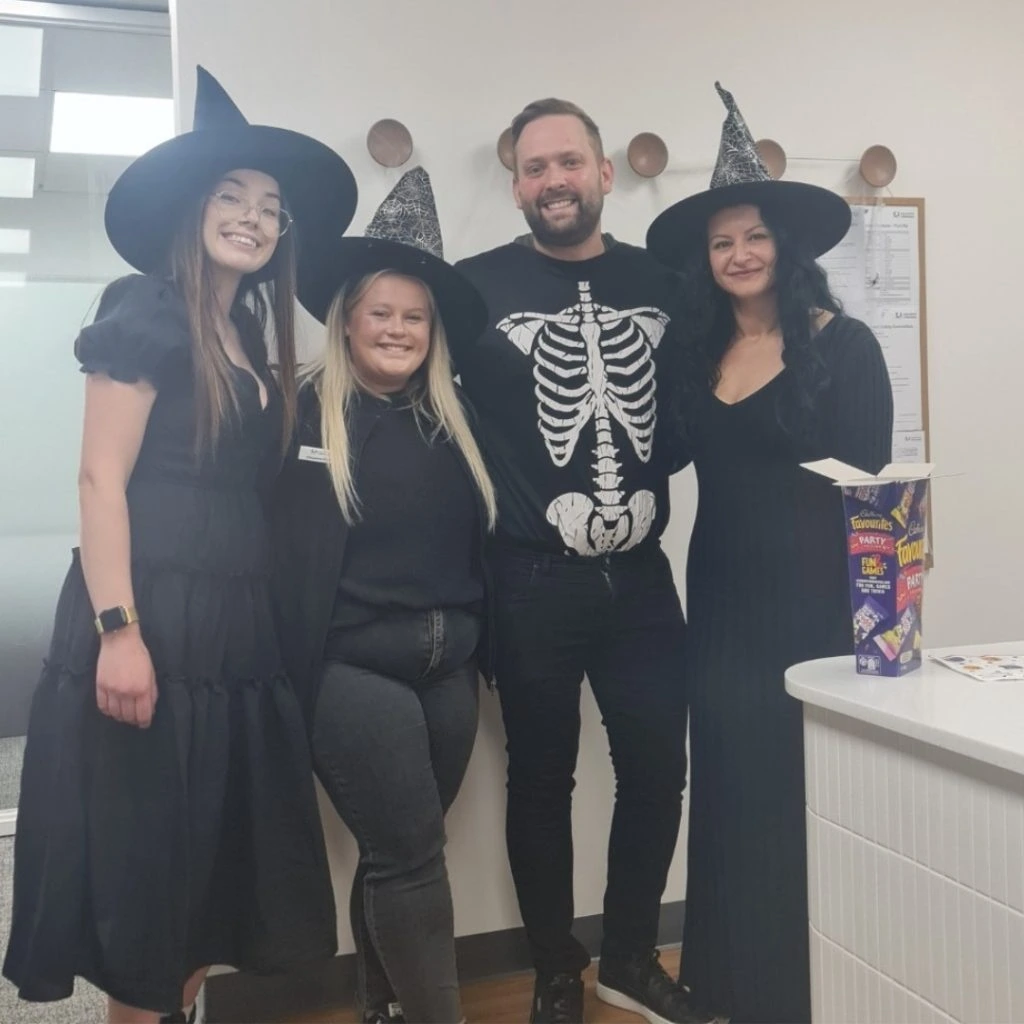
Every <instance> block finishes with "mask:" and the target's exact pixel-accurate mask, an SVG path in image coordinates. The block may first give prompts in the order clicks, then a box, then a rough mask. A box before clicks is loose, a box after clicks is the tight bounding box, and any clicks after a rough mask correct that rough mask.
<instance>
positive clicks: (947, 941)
mask: <svg viewBox="0 0 1024 1024" xmlns="http://www.w3.org/2000/svg"><path fill="white" fill-rule="evenodd" d="M971 650H974V651H976V650H977V648H972V649H971ZM985 650H986V652H988V653H994V654H1024V641H1022V642H1020V643H1013V644H996V645H987V646H986V647H985ZM941 653H953V652H950V651H944V652H941ZM786 689H787V691H788V692H789V693H790V694H791V695H792V696H794V697H796V698H797V699H799V700H801V701H802V702H803V703H804V748H805V749H804V754H805V762H806V779H807V784H806V785H807V848H808V884H809V909H810V937H811V985H812V1007H813V1019H814V1022H815V1024H826V1022H852V1021H856V1022H868V1024H887V1022H893V1024H903V1022H918V1021H919V1022H928V1024H931V1022H933V1021H934V1022H940V1021H941V1022H943V1024H946V1022H949V1021H963V1022H975V1021H977V1022H986V1024H988V1022H1007V1024H1008V1022H1024V682H1000V683H980V682H976V681H975V680H973V679H970V678H967V677H966V676H961V675H959V674H957V673H955V672H952V671H950V670H949V669H947V668H943V667H941V666H939V665H936V664H934V663H931V662H929V661H928V660H927V656H926V660H925V663H924V665H923V666H922V668H921V669H920V670H918V671H917V672H914V673H912V674H911V675H909V676H906V677H905V678H903V679H875V678H871V677H867V676H859V675H857V674H856V672H855V671H854V666H853V658H852V657H849V658H833V659H828V660H824V661H817V662H809V663H806V664H803V665H798V666H795V667H794V668H792V669H790V671H789V672H788V673H787V677H786Z"/></svg>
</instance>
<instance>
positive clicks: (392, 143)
mask: <svg viewBox="0 0 1024 1024" xmlns="http://www.w3.org/2000/svg"><path fill="white" fill-rule="evenodd" d="M366 148H367V149H368V150H369V151H370V156H372V157H373V159H374V160H376V161H377V163H379V164H382V165H383V166H384V167H401V166H402V164H404V163H405V162H406V160H408V159H409V157H410V156H412V136H411V135H410V134H409V129H408V128H406V127H405V125H404V124H402V122H401V121H395V120H394V119H393V118H390V117H386V118H384V119H383V120H382V121H378V122H377V123H376V124H374V125H371V127H370V130H369V131H368V132H367V133H366Z"/></svg>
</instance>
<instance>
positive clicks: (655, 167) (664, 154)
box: [626, 132, 668, 178]
mask: <svg viewBox="0 0 1024 1024" xmlns="http://www.w3.org/2000/svg"><path fill="white" fill-rule="evenodd" d="M626 160H627V161H628V162H629V166H630V167H632V168H633V171H634V173H636V174H639V175H640V177H641V178H656V177H657V176H658V175H659V174H661V172H662V171H663V170H665V168H666V167H667V166H668V146H666V145H665V140H664V139H662V137H661V136H660V135H655V134H654V132H641V133H640V134H639V135H634V136H633V138H632V139H630V142H629V146H628V147H627V148H626Z"/></svg>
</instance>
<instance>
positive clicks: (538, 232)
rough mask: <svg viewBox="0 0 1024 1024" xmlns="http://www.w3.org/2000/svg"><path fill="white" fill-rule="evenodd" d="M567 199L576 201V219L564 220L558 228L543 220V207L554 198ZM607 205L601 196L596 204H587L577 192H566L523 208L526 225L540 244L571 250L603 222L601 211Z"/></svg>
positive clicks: (546, 197) (547, 197)
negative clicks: (543, 204) (542, 205)
mask: <svg viewBox="0 0 1024 1024" xmlns="http://www.w3.org/2000/svg"><path fill="white" fill-rule="evenodd" d="M556 198H565V199H575V200H576V216H575V217H574V218H573V219H572V220H567V221H564V222H563V223H562V224H560V225H559V226H557V227H555V226H552V225H551V224H550V223H549V222H548V221H546V220H545V219H544V214H543V212H542V210H541V204H542V203H547V202H550V201H551V200H552V199H556ZM603 206H604V196H602V195H600V194H598V197H597V200H596V201H595V202H588V201H587V200H585V199H584V198H583V197H582V196H580V195H579V194H578V193H575V192H567V193H564V195H562V196H558V197H556V196H550V195H549V196H544V197H542V198H541V199H538V200H537V202H536V203H532V204H527V205H524V207H523V216H524V217H525V218H526V223H527V224H528V225H529V226H530V230H531V231H532V232H533V237H534V238H535V239H536V240H537V241H538V242H540V244H541V245H543V246H545V247H546V248H549V249H568V248H571V247H572V246H574V245H580V244H581V243H583V242H585V241H586V240H587V239H588V238H589V237H590V236H591V235H592V234H593V233H594V230H595V229H596V228H597V226H598V225H599V224H600V223H601V210H602V208H603Z"/></svg>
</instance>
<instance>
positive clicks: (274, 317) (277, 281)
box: [167, 195, 296, 459]
mask: <svg viewBox="0 0 1024 1024" xmlns="http://www.w3.org/2000/svg"><path fill="white" fill-rule="evenodd" d="M206 201H207V200H206V196H205V195H203V196H202V197H201V198H199V199H197V200H196V202H195V203H194V204H193V206H192V207H191V208H190V209H189V211H188V213H187V215H186V216H185V218H184V220H183V221H182V224H181V227H180V229H179V230H178V232H177V234H176V235H175V237H174V241H173V243H172V245H171V251H170V253H169V254H168V260H167V262H168V267H167V269H168V273H169V276H170V277H171V279H172V280H173V281H174V283H175V284H176V285H177V286H178V288H179V289H180V291H181V295H182V297H183V298H184V300H185V307H186V309H187V310H188V318H189V327H190V329H191V334H192V350H193V354H194V358H193V360H192V366H193V376H194V379H195V395H196V423H195V454H196V457H197V458H198V459H201V458H202V457H203V455H205V454H207V453H210V452H212V451H213V450H214V448H215V447H216V444H217V439H218V438H219V436H220V432H221V429H222V427H223V425H224V424H225V423H226V422H228V421H230V420H232V419H235V420H237V417H238V415H239V407H238V395H237V394H236V392H235V389H234V385H233V375H232V367H231V361H230V360H229V359H228V355H227V353H226V352H225V351H224V347H223V345H222V344H221V341H220V336H219V334H218V332H217V326H216V323H215V321H214V308H215V305H216V300H215V297H214V290H213V274H212V271H211V268H210V256H209V253H207V251H206V245H205V243H204V241H203V215H204V212H205V209H206ZM267 273H268V274H269V275H270V276H269V277H268V278H267V280H266V281H265V282H264V284H263V285H262V286H261V285H260V283H259V281H258V280H257V279H256V277H255V276H254V277H247V278H243V279H242V283H241V285H240V286H239V289H238V294H237V295H236V296H235V304H234V308H233V310H232V314H233V315H235V317H236V323H237V324H238V327H239V331H240V333H241V334H242V338H243V341H246V342H248V343H250V344H254V343H255V342H257V341H259V343H260V344H263V345H264V346H266V345H267V340H268V339H267V334H268V331H269V332H270V333H271V335H272V339H273V341H274V343H275V344H274V349H275V352H274V355H275V356H276V362H277V370H278V383H279V384H280V387H281V397H282V405H283V407H284V415H283V417H282V418H283V429H282V438H281V453H282V455H283V454H284V453H285V452H287V450H288V443H289V441H290V440H291V434H292V430H293V428H294V425H295V405H296V399H295V394H296V383H295V363H296V360H295V245H294V238H293V234H292V232H288V233H286V234H284V235H282V236H281V237H280V238H279V239H278V241H277V247H276V249H275V250H274V255H273V256H272V257H271V263H270V266H269V267H268V268H267ZM261 276H266V275H261ZM264 289H265V292H264ZM268 299H269V301H268ZM257 335H258V337H257ZM268 361H269V362H273V360H272V359H271V360H268ZM255 369H257V372H258V368H255Z"/></svg>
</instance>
